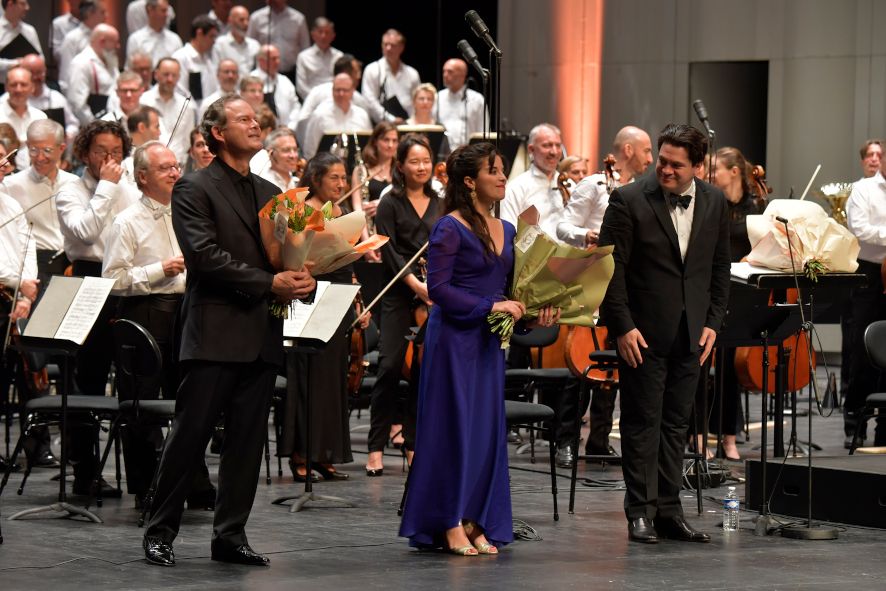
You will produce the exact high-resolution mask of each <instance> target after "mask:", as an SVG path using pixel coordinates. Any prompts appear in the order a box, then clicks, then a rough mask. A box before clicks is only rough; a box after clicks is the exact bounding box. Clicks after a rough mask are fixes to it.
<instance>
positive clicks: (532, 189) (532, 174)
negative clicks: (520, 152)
mask: <svg viewBox="0 0 886 591" xmlns="http://www.w3.org/2000/svg"><path fill="white" fill-rule="evenodd" d="M560 137H561V136H560V130H559V129H558V128H557V127H556V126H554V125H551V124H550V123H541V124H539V125H536V126H535V127H533V128H532V130H531V131H530V132H529V157H530V158H531V160H532V164H531V165H530V166H529V170H527V171H526V172H524V173H522V174H521V175H519V176H518V177H517V178H516V179H514V180H513V181H511V182H509V183H508V186H507V189H506V191H505V198H504V200H502V202H501V219H503V220H507V221H508V222H510V223H511V224H513V226H514V227H516V226H517V218H518V217H519V216H520V214H521V213H523V212H524V211H525V210H526V209H527V208H528V207H529V206H530V205H534V206H535V209H536V210H537V211H538V219H539V222H538V224H539V226H540V227H541V229H542V230H543V231H544V232H545V233H546V234H547V235H548V236H550V237H551V238H554V239H556V237H557V224H558V223H559V222H560V217H561V216H562V215H563V208H564V205H563V197H562V195H561V194H560V191H559V190H558V188H557V164H558V163H559V162H560V158H562V157H563V144H562V142H561V139H560Z"/></svg>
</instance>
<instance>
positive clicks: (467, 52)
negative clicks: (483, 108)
mask: <svg viewBox="0 0 886 591" xmlns="http://www.w3.org/2000/svg"><path fill="white" fill-rule="evenodd" d="M456 46H457V47H458V50H459V51H460V52H461V55H462V57H464V58H465V61H466V62H468V63H469V64H471V65H472V66H474V69H475V70H477V71H478V72H480V75H481V76H483V80H484V81H485V80H486V78H487V77H488V76H489V71H488V70H487V69H486V68H484V67H483V65H482V64H481V63H480V60H479V59H478V58H477V52H476V51H474V48H473V47H471V44H470V43H468V42H467V41H465V40H464V39H462V40H461V41H459V42H458V43H457V44H456ZM465 96H467V93H465Z"/></svg>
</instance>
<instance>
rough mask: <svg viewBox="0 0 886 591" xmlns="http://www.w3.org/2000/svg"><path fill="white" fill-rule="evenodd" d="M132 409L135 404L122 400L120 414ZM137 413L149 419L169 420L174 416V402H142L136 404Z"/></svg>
mask: <svg viewBox="0 0 886 591" xmlns="http://www.w3.org/2000/svg"><path fill="white" fill-rule="evenodd" d="M134 407H135V402H133V401H132V400H124V401H123V402H121V403H120V412H121V413H130V412H132V410H133V408H134ZM138 412H139V414H141V415H149V416H151V417H164V418H166V417H168V418H171V417H174V416H175V400H142V401H140V402H139V403H138Z"/></svg>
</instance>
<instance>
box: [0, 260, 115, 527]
mask: <svg viewBox="0 0 886 591" xmlns="http://www.w3.org/2000/svg"><path fill="white" fill-rule="evenodd" d="M114 283H115V282H114V280H113V279H102V278H99V277H60V276H53V277H52V278H51V279H50V281H49V285H47V287H46V291H45V292H44V293H43V297H42V298H41V299H40V303H39V305H37V306H36V307H35V309H34V311H33V313H32V314H31V320H30V322H28V325H27V327H26V328H25V331H24V334H22V335H21V336H19V337H18V338H17V339H16V344H15V346H16V348H17V349H19V351H21V352H22V353H29V352H33V353H44V354H47V355H57V356H59V357H61V359H62V384H63V387H62V391H61V394H60V396H61V420H60V429H61V457H60V461H59V463H60V464H61V465H60V466H59V472H60V473H59V492H58V502H57V503H51V504H49V505H45V506H42V507H33V508H31V509H24V510H22V511H19V512H17V513H15V514H13V515H10V516H9V520H10V521H13V520H15V519H20V518H23V517H27V516H30V515H36V514H40V513H59V514H60V515H58V516H59V517H76V516H80V517H85V518H87V519H88V520H89V521H92V522H93V523H102V520H101V518H100V517H99V516H98V515H96V514H95V513H93V512H91V511H89V510H88V509H85V508H80V507H76V506H74V505H72V504H70V503H68V502H67V491H66V477H67V466H68V451H67V424H68V392H70V391H71V385H72V380H71V375H72V373H73V369H72V365H71V359H73V358H74V357H75V356H76V355H77V351H78V350H79V349H80V346H81V345H82V344H83V342H84V341H85V340H86V337H87V335H88V334H89V332H90V331H91V329H92V326H93V324H95V321H96V319H97V318H98V315H99V313H100V312H101V309H102V307H103V306H104V304H105V301H106V300H107V297H108V294H109V293H110V291H111V288H112V287H113V285H114ZM8 476H9V472H7V473H6V475H4V478H3V483H2V485H0V488H2V487H3V486H5V485H6V482H7V480H8Z"/></svg>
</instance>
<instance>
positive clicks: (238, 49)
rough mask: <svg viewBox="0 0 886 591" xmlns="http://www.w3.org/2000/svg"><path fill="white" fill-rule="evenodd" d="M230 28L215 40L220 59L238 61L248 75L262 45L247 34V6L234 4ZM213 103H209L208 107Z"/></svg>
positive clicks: (230, 17)
mask: <svg viewBox="0 0 886 591" xmlns="http://www.w3.org/2000/svg"><path fill="white" fill-rule="evenodd" d="M227 23H228V30H227V32H225V33H224V34H223V35H219V36H218V39H216V40H215V51H216V54H217V55H218V58H219V60H223V59H231V60H234V61H235V62H237V67H238V68H240V75H241V76H247V75H248V74H249V72H250V71H251V70H252V68H254V67H255V56H257V55H258V50H259V47H261V45H259V42H258V41H256V40H255V39H252V38H250V37H247V36H246V30H247V29H248V28H249V10H247V8H246V7H245V6H234V7H232V8H231V10H230V11H229V12H228V21H227ZM210 104H211V103H207V104H206V106H207V107H208V106H209V105H210Z"/></svg>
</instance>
